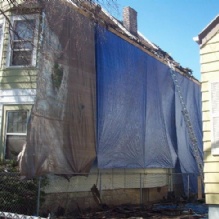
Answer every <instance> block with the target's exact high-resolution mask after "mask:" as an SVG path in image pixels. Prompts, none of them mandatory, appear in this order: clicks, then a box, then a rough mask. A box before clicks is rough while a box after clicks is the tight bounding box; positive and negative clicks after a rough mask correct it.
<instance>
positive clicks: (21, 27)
mask: <svg viewBox="0 0 219 219" xmlns="http://www.w3.org/2000/svg"><path fill="white" fill-rule="evenodd" d="M34 29H35V20H16V21H14V40H21V39H23V40H31V39H33V37H34Z"/></svg>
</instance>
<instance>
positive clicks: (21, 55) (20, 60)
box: [11, 51, 32, 65]
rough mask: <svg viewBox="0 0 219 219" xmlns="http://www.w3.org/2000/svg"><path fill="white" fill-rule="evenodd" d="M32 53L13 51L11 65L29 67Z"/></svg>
mask: <svg viewBox="0 0 219 219" xmlns="http://www.w3.org/2000/svg"><path fill="white" fill-rule="evenodd" d="M31 61H32V51H13V54H12V63H11V64H12V65H31Z"/></svg>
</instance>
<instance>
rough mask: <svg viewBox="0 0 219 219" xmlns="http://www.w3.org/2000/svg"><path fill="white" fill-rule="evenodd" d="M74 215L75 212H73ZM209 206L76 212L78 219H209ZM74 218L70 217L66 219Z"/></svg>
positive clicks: (102, 208) (125, 206)
mask: <svg viewBox="0 0 219 219" xmlns="http://www.w3.org/2000/svg"><path fill="white" fill-rule="evenodd" d="M72 213H73V212H72ZM207 213H208V211H207V206H206V205H205V204H200V203H195V204H193V203H188V204H185V205H184V206H182V205H180V206H179V205H176V204H173V203H160V204H151V205H131V204H123V205H119V206H111V207H109V206H107V205H100V206H99V208H98V209H87V210H80V211H77V212H74V213H73V214H74V217H73V218H77V219H88V218H95V219H103V218H104V219H107V218H108V219H122V218H129V219H168V218H172V219H207ZM70 217H71V218H72V214H71V216H70V215H69V217H68V216H67V217H66V218H70Z"/></svg>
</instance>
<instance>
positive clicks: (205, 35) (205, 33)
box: [194, 15, 219, 46]
mask: <svg viewBox="0 0 219 219" xmlns="http://www.w3.org/2000/svg"><path fill="white" fill-rule="evenodd" d="M218 31H219V15H217V16H216V17H215V18H214V19H213V20H212V21H211V22H210V23H209V24H208V25H207V26H206V27H205V28H204V29H203V30H202V31H201V33H199V34H198V36H197V37H195V38H194V40H195V41H196V42H197V43H198V44H199V45H200V46H203V45H205V44H206V42H208V41H209V40H210V39H211V38H212V37H213V36H214V35H215V34H216V33H217V32H218Z"/></svg>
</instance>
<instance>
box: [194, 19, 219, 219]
mask: <svg viewBox="0 0 219 219" xmlns="http://www.w3.org/2000/svg"><path fill="white" fill-rule="evenodd" d="M218 30H219V16H218V15H217V17H216V18H215V19H214V20H212V21H211V22H210V23H209V24H208V25H207V26H206V27H205V28H204V29H203V30H202V31H201V33H199V34H198V36H197V37H196V38H195V41H196V42H197V43H198V44H199V46H200V61H201V90H202V113H203V142H204V145H203V147H204V179H205V181H204V182H205V197H206V203H207V204H208V205H209V218H218V216H219V195H218V191H219V187H218V182H219V179H218V172H219V165H218V164H219V158H218V155H219V144H218V140H219V138H218V124H217V121H218V119H217V118H218V105H217V102H218V99H219V90H218V89H219V83H218V82H219V76H218V71H219V65H218V61H219V57H218V46H219V32H218Z"/></svg>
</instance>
